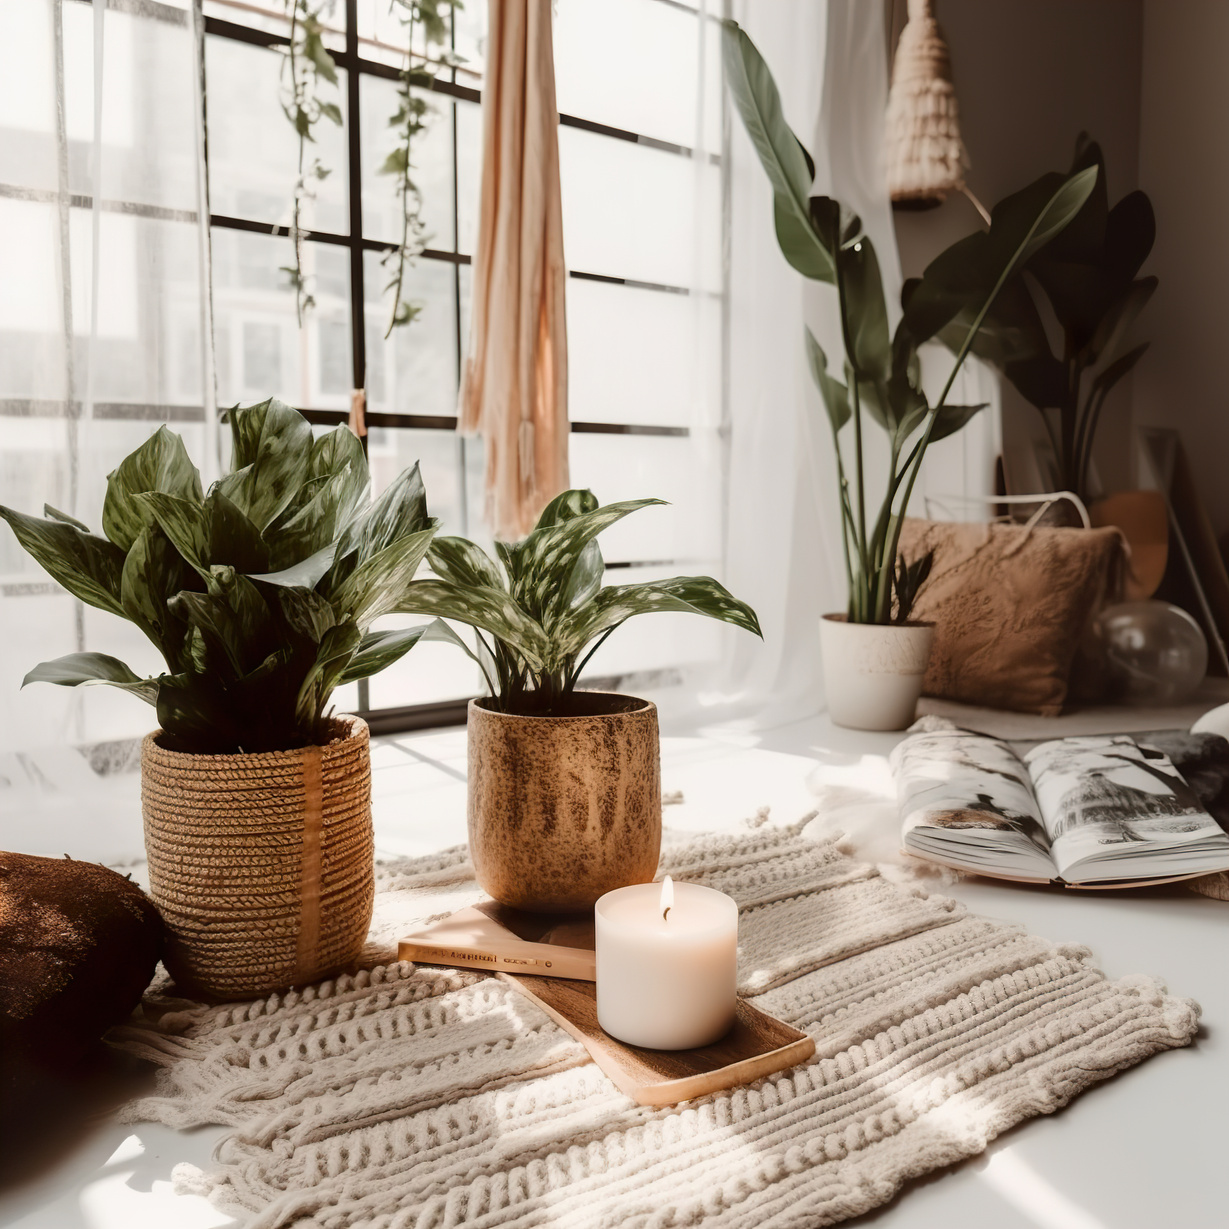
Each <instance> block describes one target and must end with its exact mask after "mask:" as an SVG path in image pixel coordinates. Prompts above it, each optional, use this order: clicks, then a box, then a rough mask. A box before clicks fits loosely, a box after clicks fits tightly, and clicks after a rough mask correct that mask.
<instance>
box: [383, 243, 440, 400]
mask: <svg viewBox="0 0 1229 1229" xmlns="http://www.w3.org/2000/svg"><path fill="white" fill-rule="evenodd" d="M363 270H364V282H365V289H366V293H367V390H368V404H369V406H370V408H371V409H372V410H380V411H382V412H385V413H393V414H446V415H452V414H455V413H456V410H457V341H456V335H457V334H456V329H457V325H456V275H455V273H454V269H453V266H452V265H451V264H450V263H448V262H446V261H442V260H424V259H421V258H420V259H419V260H417V261H416V262H415V263H414V264H413V265H410V266H409V267H407V269H406V272H405V290H406V293H405V296H404V297H405V299H406V301H407V302H409V303H412V304H415V305H417V306H419V307H420V308H421V310H420V312H419V315H418V317H417V318H416V319H415V320H413V321H412V322H411V323H410V324H406V325H401V326H399V327H397V328H395V329H393V330H392V333H391V334H390V335H389V336H388V337H387V338H386V337H385V336H384V334H385V333H386V332H387V331H388V322H389V319H390V317H391V315H392V303H393V297H392V292H391V291H390V290H388V289H386V287H387V283H388V282H389V280H390V279H391V278H392V277H393V276H394V274H395V272H396V268H395V266H394V265H393V264H392V263H391V262H389V263H388V264H384V265H382V264H381V258H380V254H379V253H378V252H368V253H366V255H365V257H364V264H363Z"/></svg>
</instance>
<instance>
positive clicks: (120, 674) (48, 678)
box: [21, 653, 158, 704]
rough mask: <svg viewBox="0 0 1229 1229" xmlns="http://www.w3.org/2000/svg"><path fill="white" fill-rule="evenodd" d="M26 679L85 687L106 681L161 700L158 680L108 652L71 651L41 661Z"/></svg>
mask: <svg viewBox="0 0 1229 1229" xmlns="http://www.w3.org/2000/svg"><path fill="white" fill-rule="evenodd" d="M27 683H58V684H59V685H60V686H61V687H83V686H90V685H91V684H105V685H106V686H108V687H119V688H120V689H121V690H123V691H128V692H131V693H132V694H133V695H134V696H137V697H139V698H140V699H142V700H144V701H145V703H146V704H157V703H158V680H157V679H143V678H139V677H138V676H137V675H135V674H134V673H133V672H132V671H131V670H130V669H129V668H128V667H127V666H126V665H124V663H123V662H122V661H120V660H119V659H118V658H115V657H108V656H107V654H106V653H69V654H67V655H66V656H64V657H57V658H56V659H55V660H54V661H44V662H40V663H39V664H38V665H37V666H35V667H34V669H33V670H31V671H30V673H29V674H27V675H26V677H25V678H24V679H22V681H21V685H22V686H23V687H24V686H25V685H26V684H27Z"/></svg>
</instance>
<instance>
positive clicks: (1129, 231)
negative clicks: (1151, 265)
mask: <svg viewBox="0 0 1229 1229" xmlns="http://www.w3.org/2000/svg"><path fill="white" fill-rule="evenodd" d="M1155 241H1156V215H1155V214H1154V213H1153V211H1152V202H1151V201H1150V200H1149V199H1148V195H1147V193H1145V192H1141V191H1139V190H1138V189H1137V190H1136V191H1134V192H1128V193H1127V195H1126V196H1124V197H1123V198H1122V200H1120V201H1119V202H1118V204H1116V205H1115V206H1114V207H1113V209H1111V210H1110V214H1109V220H1108V222H1107V224H1106V227H1105V258H1104V268H1105V272H1106V276H1107V277H1109V278H1110V279H1111V280H1112V281H1113V282H1114V283H1115V284H1117V285H1119V286H1123V285H1125V284H1126V283H1127V282H1129V281H1131V280H1133V279H1134V277H1135V275H1136V274H1137V273H1138V272H1139V270H1140V266H1141V265H1142V264H1143V263H1144V261H1145V260H1147V259H1148V253H1149V252H1151V251H1152V245H1153V243H1154V242H1155Z"/></svg>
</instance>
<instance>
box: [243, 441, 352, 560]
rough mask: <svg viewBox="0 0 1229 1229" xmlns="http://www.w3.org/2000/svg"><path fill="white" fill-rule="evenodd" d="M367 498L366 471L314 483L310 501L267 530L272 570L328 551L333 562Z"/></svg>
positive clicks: (345, 470) (349, 470)
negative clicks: (340, 541)
mask: <svg viewBox="0 0 1229 1229" xmlns="http://www.w3.org/2000/svg"><path fill="white" fill-rule="evenodd" d="M346 434H347V435H349V434H350V433H349V431H347V432H346ZM351 438H353V437H351ZM366 494H367V472H366V469H365V468H363V469H358V468H356V467H355V466H354V465H353V464H350V465H347V466H346V467H345V468H343V469H342V470H340V471H339V472H337V473H335V474H330V475H328V476H325V477H322V478H317V479H313V480H312V484H311V493H310V495H309V497H308V498H307V500H306V501H305V502H304V503H303V504H302V505H301V506H298V507H296V508H292V509H289V510H288V511H289V512H290V515H287V516H283V517H282V518H280V519H279V520H277V521H275V522H274V523H273V524H272V525H270V526H268V527H267V528H266V529H265V531H264V534H263V535H262V536H263V538H264V541H265V543H266V545H267V546H268V550H269V566H270V567H272V568H275V569H277V570H279V571H280V570H282V569H284V568H288V567H292V566H293V565H294V564H296V563H298V562H300V561H301V560H303V559H306V558H307V557H308V556H312V555H316V554H318V553H319V552H320V551H322V550H325V549H326V548H327V549H329V557H330V561H331V559H332V558H333V554H334V552H333V550H332V547H333V546H334V544H335V543H336V542H337V540H338V538H339V537H340V536H341V534H342V532H343V531H344V530H345V528H346V527H347V526H348V525H349V524H350V522H351V521H352V520H353V519H354V516H355V513H356V512H357V511H358V509H359V507H360V506H361V504H362V501H363V500H364V498H365V497H366Z"/></svg>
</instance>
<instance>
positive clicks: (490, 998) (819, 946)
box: [115, 826, 1198, 1229]
mask: <svg viewBox="0 0 1229 1229" xmlns="http://www.w3.org/2000/svg"><path fill="white" fill-rule="evenodd" d="M662 871H663V872H669V873H670V874H672V875H673V876H675V877H676V878H679V879H690V880H695V881H701V882H704V883H706V884H709V885H710V886H712V887H715V888H719V889H721V890H722V891H725V892H728V893H730V894H731V895H732V896H734V897H735V898H736V899H737V900H738V902H739V904H740V906H741V909H742V913H741V919H740V930H739V936H740V940H741V954H740V976H741V982H742V988H743V992H744V993H745V994H748V995H753V996H755V1002H756V1003H757V1005H759V1006H760V1007H762V1008H763V1009H764V1010H766V1011H768V1012H771V1013H772V1014H773V1015H776V1016H778V1017H780V1018H781V1019H783V1020H786V1021H788V1022H789V1023H791V1024H793V1025H796V1026H797V1027H799V1028H803V1029H806V1030H808V1031H809V1032H811V1033H812V1034H813V1035H814V1037H815V1040H816V1045H817V1047H818V1052H817V1054H816V1056H815V1058H814V1059H813V1060H812V1061H810V1062H808V1063H806V1064H805V1065H803V1066H801V1067H798V1068H795V1069H794V1070H792V1071H788V1072H784V1073H782V1074H781V1075H778V1076H772V1077H770V1078H767V1079H764V1080H761V1081H760V1082H758V1083H757V1084H754V1085H751V1086H750V1087H747V1088H740V1089H735V1090H732V1091H729V1092H723V1093H719V1094H716V1095H713V1096H708V1097H703V1098H700V1099H698V1100H696V1101H693V1102H690V1103H688V1104H685V1105H682V1106H679V1107H676V1108H673V1109H664V1110H663V1109H649V1108H641V1107H638V1106H636V1105H634V1104H632V1102H631V1101H630V1100H629V1099H628V1098H627V1097H625V1096H623V1095H622V1094H621V1093H619V1092H618V1090H617V1089H616V1088H615V1087H614V1085H613V1084H611V1083H610V1081H609V1080H607V1079H606V1077H605V1076H603V1075H602V1073H601V1071H600V1070H599V1069H598V1068H597V1067H596V1066H594V1064H593V1063H591V1062H589V1061H588V1056H587V1054H586V1052H585V1051H584V1050H583V1049H582V1048H581V1046H580V1045H579V1044H578V1043H577V1042H575V1041H573V1040H572V1038H571V1037H569V1036H568V1035H567V1034H566V1033H565V1032H563V1031H562V1030H561V1029H559V1028H558V1027H557V1026H556V1025H554V1024H553V1023H552V1022H551V1021H550V1020H548V1019H547V1018H546V1016H545V1015H543V1014H542V1013H541V1012H540V1011H539V1010H538V1009H537V1008H536V1007H535V1006H534V1004H533V1003H531V1002H530V1001H528V1000H527V999H525V998H523V997H522V996H521V995H519V994H517V993H516V992H515V991H514V990H513V989H512V988H511V987H509V986H506V985H504V984H503V983H502V982H500V981H497V980H495V979H493V978H490V977H486V976H484V975H481V974H471V973H468V972H461V971H455V972H439V971H438V970H431V969H427V968H418V967H415V966H413V965H409V964H398V963H389V964H384V965H381V966H379V967H375V968H372V969H371V970H370V971H369V972H361V973H359V974H357V975H356V976H353V977H340V978H338V979H337V980H336V981H332V982H325V983H323V984H321V985H318V986H314V987H310V988H308V989H306V990H304V991H303V992H301V993H294V992H292V993H289V994H286V995H283V996H274V997H272V998H270V999H268V1000H266V1001H259V1002H254V1003H247V1004H240V1005H236V1004H228V1005H225V1006H218V1007H202V1006H201V1005H199V1004H188V1003H185V1002H183V1001H182V1000H180V1001H176V1000H171V999H166V998H162V999H158V998H151V999H150V1000H149V1001H148V1002H147V1005H146V1007H145V1013H146V1016H147V1017H148V1023H145V1024H138V1025H133V1026H131V1027H127V1028H125V1029H124V1030H121V1032H120V1033H119V1034H118V1035H116V1036H115V1040H116V1041H117V1043H118V1044H120V1045H122V1046H123V1047H124V1048H125V1049H128V1050H130V1051H132V1052H134V1053H137V1054H140V1055H142V1056H144V1057H146V1058H150V1059H152V1060H153V1061H154V1062H157V1063H159V1064H162V1065H163V1068H164V1069H163V1071H162V1072H161V1073H160V1087H159V1090H158V1091H159V1095H157V1096H154V1097H151V1098H148V1099H145V1100H142V1101H139V1102H137V1103H134V1104H133V1105H131V1106H129V1107H128V1109H127V1113H126V1117H127V1118H128V1120H130V1121H142V1120H149V1119H153V1120H156V1121H160V1122H164V1123H167V1124H169V1125H171V1126H176V1127H191V1126H196V1125H199V1124H205V1123H222V1124H226V1125H229V1126H231V1127H233V1128H234V1130H233V1132H232V1133H231V1134H230V1135H228V1136H227V1137H226V1138H225V1139H224V1140H223V1141H222V1143H221V1144H220V1145H219V1148H218V1151H217V1156H216V1160H217V1166H216V1168H214V1169H212V1170H210V1171H209V1172H207V1173H202V1172H200V1171H198V1170H195V1169H192V1168H191V1167H188V1166H180V1167H178V1168H177V1170H176V1173H175V1177H176V1182H177V1184H178V1185H179V1187H180V1189H183V1190H187V1191H197V1192H201V1193H204V1194H207V1195H208V1196H210V1198H212V1199H213V1200H214V1202H215V1203H216V1204H217V1205H219V1206H220V1207H222V1208H224V1209H225V1210H227V1211H229V1212H231V1213H232V1214H233V1215H236V1216H238V1217H239V1218H240V1219H241V1220H243V1221H245V1222H248V1223H250V1224H251V1225H253V1226H261V1227H262V1229H263V1227H271V1226H279V1225H318V1226H325V1227H328V1229H341V1227H343V1226H344V1227H353V1229H357V1227H359V1226H362V1227H363V1229H411V1227H413V1229H433V1227H437V1226H438V1227H443V1226H458V1227H459V1226H472V1227H474V1229H478V1227H479V1226H482V1227H487V1226H490V1227H494V1226H524V1227H526V1229H528V1227H530V1226H561V1227H565V1229H573V1227H575V1229H590V1227H592V1229H599V1227H600V1229H623V1227H629V1229H630V1227H643V1229H648V1227H650V1226H652V1227H654V1229H660V1227H665V1226H674V1225H680V1226H681V1225H701V1226H721V1227H722V1229H725V1227H727V1226H729V1227H733V1226H739V1227H744V1226H745V1227H746V1229H752V1227H755V1229H765V1227H769V1226H796V1227H798V1229H802V1227H804V1226H805V1227H806V1229H813V1227H814V1226H817V1225H828V1224H834V1223H836V1222H837V1221H841V1220H844V1219H845V1218H847V1217H850V1216H854V1215H857V1214H858V1213H861V1212H865V1211H867V1210H868V1209H870V1208H873V1207H876V1206H877V1205H879V1204H881V1203H884V1202H886V1201H887V1200H888V1199H890V1198H891V1197H892V1195H893V1194H894V1193H895V1192H896V1191H897V1189H898V1188H899V1187H900V1186H901V1184H902V1183H903V1182H905V1181H906V1180H907V1179H909V1178H913V1177H917V1176H918V1175H920V1174H924V1173H926V1172H928V1171H929V1170H933V1169H936V1168H938V1167H940V1166H943V1165H948V1164H950V1163H952V1162H954V1161H958V1160H960V1159H961V1158H963V1157H967V1156H970V1155H972V1154H974V1153H977V1152H980V1151H981V1150H982V1149H983V1148H984V1147H985V1146H986V1143H987V1141H989V1140H990V1139H992V1138H993V1137H994V1136H996V1135H997V1134H999V1133H1000V1132H1001V1131H1005V1130H1006V1129H1007V1128H1009V1127H1011V1126H1012V1125H1014V1124H1015V1123H1017V1122H1020V1121H1021V1120H1022V1119H1025V1118H1028V1117H1031V1116H1032V1115H1034V1114H1044V1113H1048V1112H1049V1111H1051V1110H1054V1109H1057V1108H1058V1107H1059V1106H1061V1105H1064V1104H1065V1103H1066V1102H1067V1101H1069V1100H1070V1099H1071V1098H1072V1097H1074V1096H1075V1095H1076V1094H1078V1093H1079V1092H1081V1091H1082V1090H1083V1089H1085V1088H1087V1087H1088V1086H1089V1085H1091V1084H1095V1083H1096V1082H1097V1081H1099V1080H1103V1079H1105V1078H1106V1077H1108V1076H1110V1075H1113V1074H1114V1073H1115V1072H1116V1071H1120V1070H1122V1069H1123V1068H1125V1067H1129V1066H1131V1065H1133V1064H1134V1063H1137V1062H1140V1061H1141V1060H1142V1059H1144V1058H1146V1057H1148V1055H1150V1054H1153V1053H1155V1052H1156V1051H1158V1050H1165V1049H1169V1048H1171V1047H1175V1046H1182V1045H1186V1044H1187V1043H1189V1042H1190V1041H1191V1039H1192V1037H1193V1035H1194V1033H1195V1030H1196V1027H1197V1017H1198V1008H1197V1007H1196V1006H1195V1005H1194V1004H1193V1003H1191V1002H1189V1001H1187V1000H1183V999H1177V998H1172V997H1170V996H1169V995H1167V994H1166V993H1165V991H1164V989H1163V987H1161V986H1159V985H1158V984H1157V983H1156V982H1154V981H1152V980H1151V979H1149V978H1145V977H1128V978H1123V979H1121V980H1119V981H1108V980H1107V979H1106V978H1105V977H1104V976H1103V975H1102V974H1101V973H1100V972H1099V971H1098V970H1097V969H1095V968H1093V967H1092V966H1091V965H1090V963H1089V953H1088V952H1087V951H1086V950H1085V949H1083V948H1078V947H1063V946H1060V947H1056V946H1054V945H1053V944H1051V943H1049V942H1047V941H1046V940H1044V939H1039V938H1036V937H1034V936H1032V935H1029V934H1026V933H1025V932H1024V931H1023V930H1021V929H1019V928H1018V927H1014V926H1009V925H1005V924H1003V923H1000V922H993V921H989V920H987V919H985V918H979V917H974V916H970V915H969V914H967V913H966V912H964V910H963V909H962V908H961V907H960V906H958V905H957V904H955V903H954V902H952V901H950V900H945V899H941V898H939V897H936V896H929V897H928V896H927V895H926V894H924V893H921V892H914V893H910V892H908V891H906V890H905V889H902V888H899V887H896V886H894V885H892V884H889V883H888V882H887V881H885V880H884V879H882V878H881V877H880V876H879V875H878V874H877V873H876V871H875V870H874V869H873V868H872V867H869V866H865V865H860V864H858V863H855V862H853V861H851V860H850V859H849V858H847V857H846V856H844V855H843V854H842V853H841V852H839V851H838V849H837V848H836V846H835V845H834V844H833V843H832V842H830V841H825V842H813V841H810V840H808V839H806V838H805V837H804V836H803V835H802V834H801V830H800V826H797V827H794V828H775V829H771V828H763V829H760V830H758V831H755V832H753V833H750V834H748V835H743V836H718V837H706V838H703V839H700V840H696V841H692V842H690V843H688V844H685V845H678V846H674V847H668V848H667V849H666V851H665V852H664V853H663V858H662ZM477 896H478V891H477V888H476V886H475V884H474V882H473V879H472V877H471V870H470V867H469V865H468V863H467V862H466V860H465V851H464V850H456V851H451V852H449V853H445V854H442V855H440V856H438V857H435V858H430V859H416V860H413V861H406V862H401V863H397V864H394V865H392V866H387V867H384V868H382V869H381V872H380V881H379V884H378V896H377V908H378V914H377V925H376V929H375V932H374V944H373V946H372V948H371V951H370V955H371V957H372V959H376V960H378V959H380V958H381V954H382V951H383V952H384V958H387V950H388V949H387V947H382V945H385V944H389V943H391V942H392V941H393V940H395V937H396V935H397V934H398V933H401V932H403V931H404V930H405V929H406V928H407V927H409V926H411V925H415V924H418V925H421V924H423V923H425V922H426V921H427V920H429V919H433V918H435V917H438V916H441V915H444V914H447V913H449V912H451V911H453V910H454V909H457V908H460V907H462V906H463V905H465V904H467V903H471V902H473V901H474V900H475V899H476V898H477ZM253 1217H254V1218H253Z"/></svg>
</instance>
